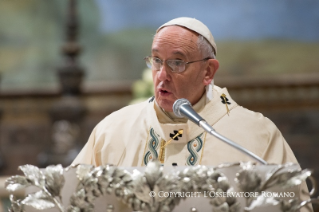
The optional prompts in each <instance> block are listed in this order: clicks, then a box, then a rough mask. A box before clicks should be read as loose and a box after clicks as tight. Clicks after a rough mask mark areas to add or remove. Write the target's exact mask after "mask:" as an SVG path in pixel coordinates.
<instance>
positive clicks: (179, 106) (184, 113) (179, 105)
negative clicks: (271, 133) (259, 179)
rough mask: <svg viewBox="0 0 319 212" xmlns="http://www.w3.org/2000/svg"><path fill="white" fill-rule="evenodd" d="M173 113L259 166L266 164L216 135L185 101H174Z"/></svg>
mask: <svg viewBox="0 0 319 212" xmlns="http://www.w3.org/2000/svg"><path fill="white" fill-rule="evenodd" d="M173 111H174V113H175V115H176V116H178V117H186V118H187V119H189V120H190V121H192V122H194V123H195V124H197V125H198V126H200V127H201V128H203V129H204V130H205V131H206V132H208V133H209V134H211V135H213V136H215V137H216V138H218V139H219V140H221V141H224V142H225V143H227V144H228V145H230V146H232V147H234V148H235V149H237V150H239V151H241V152H243V153H244V154H246V155H248V156H250V157H252V158H253V159H255V160H257V161H258V162H260V163H261V164H264V165H266V164H268V163H267V162H266V161H265V160H263V159H262V158H260V157H259V156H257V155H256V154H254V153H252V152H251V151H249V150H247V149H245V148H244V147H242V146H240V145H239V144H237V143H235V142H233V141H232V140H230V139H228V138H226V137H224V136H222V135H221V134H219V133H217V132H216V131H215V130H214V128H213V127H212V126H210V125H209V124H208V123H207V122H206V121H205V120H204V119H203V118H202V117H201V116H200V115H199V114H198V113H196V112H195V111H194V109H193V108H192V105H191V103H190V102H189V101H188V100H187V99H178V100H176V101H175V103H174V105H173Z"/></svg>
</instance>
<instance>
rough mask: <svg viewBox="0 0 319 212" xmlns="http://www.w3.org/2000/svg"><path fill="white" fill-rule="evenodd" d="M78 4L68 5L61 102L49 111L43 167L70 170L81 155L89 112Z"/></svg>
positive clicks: (60, 70) (71, 1)
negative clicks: (83, 127) (83, 97)
mask: <svg viewBox="0 0 319 212" xmlns="http://www.w3.org/2000/svg"><path fill="white" fill-rule="evenodd" d="M78 29H79V22H78V14H77V1H76V0H69V1H68V19H67V24H66V42H65V44H64V45H63V46H62V52H63V59H64V62H63V64H62V66H60V67H59V68H58V70H57V72H58V78H59V82H60V87H61V99H60V100H59V101H57V102H56V103H55V104H54V105H53V106H52V108H51V110H50V117H51V120H52V133H51V138H50V139H51V143H50V144H51V145H50V146H49V148H48V149H47V150H46V151H45V152H42V153H41V154H40V155H39V156H38V161H39V165H40V166H47V165H50V164H62V165H63V166H68V165H70V163H71V162H72V161H73V159H74V157H75V156H76V155H77V154H78V152H79V148H78V147H77V146H78V143H79V142H78V141H79V136H80V132H81V122H82V120H83V118H84V116H85V112H86V108H85V106H84V104H83V103H82V102H81V99H80V96H81V83H82V79H83V76H84V69H83V68H82V67H81V66H80V65H79V62H78V56H79V54H80V53H81V46H80V45H79V44H78V43H77V41H78Z"/></svg>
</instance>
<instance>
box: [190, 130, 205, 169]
mask: <svg viewBox="0 0 319 212" xmlns="http://www.w3.org/2000/svg"><path fill="white" fill-rule="evenodd" d="M203 134H204V133H201V134H200V135H199V136H197V137H196V138H194V139H193V140H191V141H189V142H188V143H187V149H188V151H189V153H190V155H189V156H188V157H187V160H186V165H188V166H194V165H196V164H197V162H198V159H199V154H198V153H199V152H200V150H201V149H202V147H203V139H202V138H201V137H202V136H203Z"/></svg>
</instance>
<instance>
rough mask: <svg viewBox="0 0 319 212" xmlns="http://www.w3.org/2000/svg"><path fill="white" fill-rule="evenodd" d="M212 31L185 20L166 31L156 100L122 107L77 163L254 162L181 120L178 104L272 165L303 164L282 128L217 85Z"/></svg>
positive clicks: (158, 58)
mask: <svg viewBox="0 0 319 212" xmlns="http://www.w3.org/2000/svg"><path fill="white" fill-rule="evenodd" d="M216 55H217V47H216V44H215V41H214V38H213V36H212V34H211V32H210V30H209V29H208V28H207V27H206V26H205V25H204V24H203V23H202V22H200V21H198V20H196V19H193V18H185V17H182V18H177V19H173V20H171V21H169V22H167V23H165V24H164V25H162V26H160V27H159V28H158V29H157V31H156V34H155V36H154V40H153V44H152V49H151V56H148V57H146V58H145V61H146V64H147V65H148V66H149V67H150V68H151V69H152V76H153V82H154V92H155V97H152V98H150V99H149V100H147V101H145V102H143V103H140V104H136V105H131V106H127V107H125V108H122V109H121V110H119V111H116V112H114V113H112V114H111V115H109V116H107V117H106V118H105V119H104V120H102V121H101V122H100V123H99V124H98V125H97V126H96V127H95V129H94V130H93V132H92V134H91V136H90V138H89V140H88V142H87V144H86V145H85V147H84V148H83V149H82V151H81V152H80V154H79V155H78V156H77V158H76V159H75V160H74V162H73V164H77V163H85V164H93V165H96V166H100V165H105V164H114V165H117V166H126V167H127V166H145V165H147V163H148V162H149V161H150V160H152V159H158V160H159V161H160V162H161V163H163V164H164V165H172V164H177V165H179V166H194V165H218V164H221V163H228V162H238V161H249V160H252V159H251V158H250V157H249V156H246V155H245V154H243V153H242V152H239V151H238V150H237V149H234V148H233V147H231V146H229V145H228V144H225V143H224V142H222V141H220V140H218V139H217V138H215V137H213V136H211V135H210V134H207V133H206V132H205V131H204V130H203V129H201V128H200V127H198V126H197V125H195V124H193V123H192V122H190V121H188V120H187V119H183V118H178V117H177V116H176V115H175V114H174V113H173V111H172V106H173V104H174V102H175V100H177V99H179V98H185V99H188V100H189V102H190V103H191V104H192V105H193V108H194V110H195V111H196V112H197V113H199V115H201V116H202V117H203V118H205V120H206V121H207V122H208V123H209V124H210V125H211V126H213V127H214V129H215V130H216V131H217V132H218V133H220V134H221V135H223V136H225V137H227V138H229V139H231V140H233V141H235V142H236V143H238V144H239V145H241V146H242V147H244V148H246V149H247V150H249V151H251V152H252V153H254V154H255V155H257V156H259V157H261V158H262V159H264V160H265V161H267V162H268V163H277V164H282V163H287V162H293V163H297V160H296V158H295V156H294V154H293V152H292V151H291V149H290V147H289V146H288V144H287V143H286V141H285V139H284V138H283V136H282V135H281V133H280V131H279V130H278V129H277V127H276V126H275V125H274V124H273V123H272V122H271V121H270V120H269V119H268V118H266V117H264V116H263V115H262V114H260V113H256V112H253V111H250V110H248V109H246V108H243V107H241V106H240V105H238V104H237V103H236V102H235V101H234V100H233V99H232V98H231V96H230V95H229V93H228V91H227V89H226V88H220V87H218V86H216V85H214V75H215V73H216V71H217V70H218V67H219V62H218V60H217V59H216Z"/></svg>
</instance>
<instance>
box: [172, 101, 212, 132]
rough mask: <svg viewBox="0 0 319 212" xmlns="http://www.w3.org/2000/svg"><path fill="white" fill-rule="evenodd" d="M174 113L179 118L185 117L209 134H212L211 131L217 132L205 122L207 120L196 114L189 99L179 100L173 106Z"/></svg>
mask: <svg viewBox="0 0 319 212" xmlns="http://www.w3.org/2000/svg"><path fill="white" fill-rule="evenodd" d="M173 112H174V114H175V115H176V116H177V117H179V118H184V117H185V118H187V119H188V120H190V121H192V122H194V123H195V124H196V125H198V126H200V127H202V128H203V129H204V130H205V131H207V132H209V133H211V131H215V130H214V128H213V127H212V126H210V125H209V124H208V123H207V122H206V121H205V119H203V118H202V117H201V116H200V115H199V114H198V113H196V111H195V110H194V109H193V107H192V105H191V103H190V102H189V101H188V100H187V99H177V100H176V101H175V102H174V104H173Z"/></svg>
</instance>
